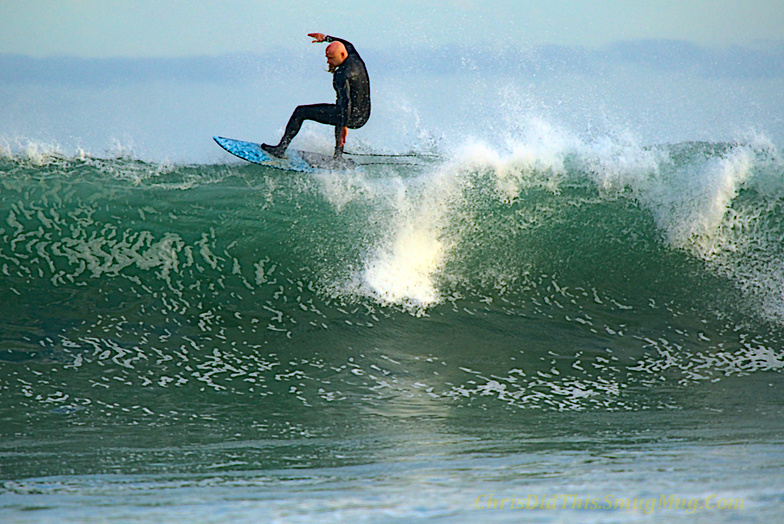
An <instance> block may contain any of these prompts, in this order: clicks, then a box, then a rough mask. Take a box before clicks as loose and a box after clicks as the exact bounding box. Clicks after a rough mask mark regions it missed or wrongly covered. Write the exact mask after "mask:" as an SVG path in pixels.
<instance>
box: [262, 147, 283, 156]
mask: <svg viewBox="0 0 784 524" xmlns="http://www.w3.org/2000/svg"><path fill="white" fill-rule="evenodd" d="M261 148H262V149H263V150H264V151H266V152H267V153H269V154H270V155H272V156H274V157H275V158H284V157H285V156H286V148H285V147H281V146H271V145H269V144H261Z"/></svg>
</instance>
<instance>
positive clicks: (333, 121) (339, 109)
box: [261, 33, 370, 158]
mask: <svg viewBox="0 0 784 524" xmlns="http://www.w3.org/2000/svg"><path fill="white" fill-rule="evenodd" d="M308 36H309V37H311V38H313V42H314V43H321V42H330V44H329V45H328V46H327V49H326V52H325V55H326V57H327V65H328V66H329V68H328V71H329V72H330V73H332V87H334V88H335V92H336V93H337V101H336V103H334V104H312V105H303V106H298V107H297V108H296V109H295V110H294V113H292V115H291V118H290V119H289V122H288V124H286V131H285V132H284V133H283V138H281V139H280V142H279V143H278V145H276V146H271V145H268V144H262V145H261V147H262V149H264V151H266V152H268V153H269V154H271V155H273V156H276V157H282V156H283V155H284V154H285V152H286V148H287V147H288V146H289V144H290V143H291V141H292V140H293V139H294V137H295V136H297V133H299V130H300V128H301V127H302V122H304V121H305V120H313V121H315V122H318V123H320V124H326V125H330V126H335V158H340V157H341V155H342V154H343V146H345V145H346V138H347V136H348V130H349V129H359V128H360V127H362V126H363V125H365V123H366V122H367V121H368V118H370V78H368V73H367V69H366V68H365V62H363V61H362V58H360V56H359V53H357V50H356V49H354V46H353V45H352V44H351V43H350V42H347V41H346V40H343V39H342V38H335V37H333V36H327V35H324V34H322V33H309V34H308Z"/></svg>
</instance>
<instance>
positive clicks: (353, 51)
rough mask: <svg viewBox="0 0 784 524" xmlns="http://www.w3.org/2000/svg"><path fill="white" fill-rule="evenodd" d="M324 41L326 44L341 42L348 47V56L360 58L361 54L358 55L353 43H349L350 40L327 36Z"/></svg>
mask: <svg viewBox="0 0 784 524" xmlns="http://www.w3.org/2000/svg"><path fill="white" fill-rule="evenodd" d="M324 41H325V42H340V43H341V44H343V45H344V46H346V51H348V54H350V55H357V56H359V53H357V50H356V49H354V45H353V44H352V43H351V42H349V41H348V40H343V39H342V38H337V37H334V36H325V37H324Z"/></svg>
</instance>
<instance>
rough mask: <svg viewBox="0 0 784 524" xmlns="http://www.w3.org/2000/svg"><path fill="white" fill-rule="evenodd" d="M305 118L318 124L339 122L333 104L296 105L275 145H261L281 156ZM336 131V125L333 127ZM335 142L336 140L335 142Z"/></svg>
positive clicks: (336, 108)
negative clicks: (281, 136)
mask: <svg viewBox="0 0 784 524" xmlns="http://www.w3.org/2000/svg"><path fill="white" fill-rule="evenodd" d="M305 120H313V121H314V122H318V123H319V124H326V125H331V126H337V125H338V124H339V123H340V111H339V110H338V106H336V105H335V104H312V105H307V106H297V108H296V109H295V110H294V112H293V113H292V114H291V118H289V122H288V124H286V131H285V132H284V133H283V138H281V139H280V142H279V143H278V145H277V146H269V145H267V144H262V145H261V147H262V149H264V150H265V151H267V152H268V153H270V154H272V155H275V156H283V153H285V152H286V148H287V147H289V144H290V143H291V141H292V140H294V137H295V136H297V133H299V130H300V129H301V128H302V123H303V122H304V121H305ZM335 129H336V131H335V133H337V132H338V131H337V129H338V128H337V127H336V128H335ZM336 143H337V142H336Z"/></svg>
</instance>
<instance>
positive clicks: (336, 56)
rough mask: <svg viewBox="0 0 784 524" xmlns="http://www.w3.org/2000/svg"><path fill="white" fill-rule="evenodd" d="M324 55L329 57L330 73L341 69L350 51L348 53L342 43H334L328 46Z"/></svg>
mask: <svg viewBox="0 0 784 524" xmlns="http://www.w3.org/2000/svg"><path fill="white" fill-rule="evenodd" d="M324 54H325V55H326V56H327V64H329V70H330V72H332V71H334V70H335V69H336V68H337V67H339V66H340V65H341V64H342V63H343V61H344V60H346V58H347V57H348V51H346V46H344V45H343V43H342V42H332V43H331V44H329V45H328V46H327V50H326V51H325V52H324Z"/></svg>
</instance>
